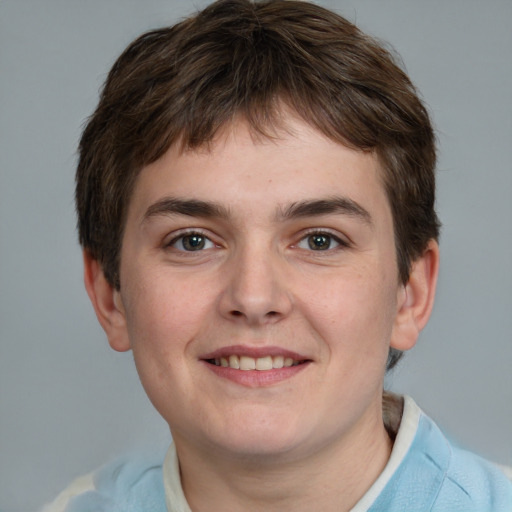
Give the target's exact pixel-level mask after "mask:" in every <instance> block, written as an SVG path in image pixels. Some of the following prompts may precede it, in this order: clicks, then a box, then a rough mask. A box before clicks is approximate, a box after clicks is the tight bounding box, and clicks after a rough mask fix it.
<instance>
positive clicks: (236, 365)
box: [205, 354, 308, 372]
mask: <svg viewBox="0 0 512 512" xmlns="http://www.w3.org/2000/svg"><path fill="white" fill-rule="evenodd" d="M205 361H206V362H207V363H209V364H212V365H215V366H221V367H223V368H232V369H233V370H242V371H249V370H258V371H261V372H265V371H269V370H278V369H281V368H290V367H292V366H298V365H300V364H304V363H306V362H307V361H308V360H307V359H294V358H293V357H285V356H282V355H278V356H271V355H267V356H263V357H250V356H239V355H237V354H231V355H229V356H224V357H216V358H211V359H205Z"/></svg>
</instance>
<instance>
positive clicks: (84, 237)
mask: <svg viewBox="0 0 512 512" xmlns="http://www.w3.org/2000/svg"><path fill="white" fill-rule="evenodd" d="M283 104H286V105H287V107H290V108H291V109H293V110H294V111H295V112H296V113H297V114H298V115H299V116H300V117H301V118H302V119H304V120H305V121H306V122H307V123H309V124H310V125H311V126H312V127H314V128H316V129H318V130H319V131H320V132H321V133H323V134H324V135H326V136H327V137H329V138H331V139H332V140H335V141H337V142H339V143H341V144H345V145H347V146H349V147H352V148H356V149H359V150H362V151H374V152H375V153H376V154H377V155H378V157H379V159H380V162H381V164H382V167H383V181H384V185H385V189H386V193H387V196H388V199H389V203H390V206H391V210H392V213H393V221H394V230H395V244H396V251H397V261H398V272H399V277H400V279H401V281H402V282H403V283H406V282H407V280H408V277H409V271H410V265H411V263H412V262H413V261H414V260H415V259H417V258H418V257H419V256H421V255H422V254H423V252H424V251H425V249H426V247H427V244H428V242H429V241H430V240H431V239H437V237H438V232H439V222H438V219H437V216H436V213H435V210H434V202H435V175H434V169H435V161H436V149H435V136H434V133H433V129H432V126H431V122H430V119H429V116H428V113H427V111H426V109H425V107H424V105H423V104H422V102H421V100H420V99H419V98H418V94H417V92H416V90H415V88H414V86H413V85H412V83H411V81H410V80H409V78H408V77H407V75H406V74H405V73H404V72H403V71H402V70H401V69H400V67H399V66H398V65H397V64H396V63H395V60H394V58H393V57H392V55H391V54H390V52H389V51H387V50H386V49H385V48H383V46H382V45H380V44H379V43H377V42H376V41H375V40H374V39H372V38H370V37H368V36H367V35H365V34H363V33H362V32H361V31H360V30H359V29H358V28H357V27H356V26H354V25H353V24H352V23H350V22H349V21H347V20H346V19H344V18H342V17H341V16H338V15H336V14H335V13H333V12H331V11H329V10H327V9H325V8H322V7H320V6H318V5H314V4H311V3H308V2H303V1H295V0H269V1H262V2H252V1H250V0H220V1H217V2H215V3H213V4H211V5H210V6H208V7H206V8H205V9H204V10H203V11H201V12H199V13H197V14H196V15H195V16H193V17H190V18H188V19H186V20H184V21H182V22H181V23H178V24H177V25H174V26H172V27H167V28H162V29H159V30H154V31H151V32H148V33H146V34H143V35H142V36H140V37H139V38H138V39H136V40H135V41H134V42H133V43H132V44H130V45H129V46H128V48H127V49H126V50H125V51H124V52H123V54H122V55H121V56H120V57H119V58H118V60H117V61H116V62H115V64H114V66H113V67H112V70H111V71H110V73H109V75H108V78H107V80H106V83H105V85H104V88H103V91H102V94H101V98H100V101H99V104H98V107H97V108H96V111H95V112H94V114H93V115H92V117H91V118H90V120H89V121H88V123H87V126H86V128H85V130H84V133H83V135H82V139H81V142H80V148H79V157H80V158H79V164H78V170H77V186H76V204H77V211H78V229H79V238H80V243H81V244H82V246H83V247H84V249H85V250H86V251H88V252H89V253H90V254H91V256H92V257H93V258H95V259H97V260H98V261H99V262H100V263H101V265H102V268H103V271H104V273H105V276H106V278H107V280H108V281H109V282H110V283H111V284H112V285H113V286H115V287H116V288H119V287H120V285H121V283H120V279H119V264H120V247H121V241H122V236H123V231H124V224H125V217H126V212H127V208H128V203H129V200H130V197H131V192H132V188H133V184H134V181H135V178H136V177H137V175H138V173H139V172H140V170H141V169H142V168H143V167H144V166H146V165H148V164H150V163H151V162H153V161H155V160H157V159H158V158H159V157H161V156H162V155H163V154H164V153H165V152H166V151H167V149H169V147H170V146H171V145H173V144H176V143H179V144H182V146H183V148H184V149H189V148H191V149H192V148H197V147H199V146H201V145H204V144H208V143H209V142H210V141H211V140H212V138H213V136H214V135H215V134H216V133H217V131H218V130H219V128H221V127H222V126H224V125H226V124H227V123H229V122H230V121H232V120H233V119H234V118H235V116H243V117H244V118H245V119H246V120H247V121H248V122H249V125H250V126H251V128H252V129H253V131H254V132H255V133H259V134H263V135H266V134H268V133H269V132H268V129H269V128H272V127H275V126H276V125H279V114H280V108H281V107H282V105H283ZM395 355H396V354H395Z"/></svg>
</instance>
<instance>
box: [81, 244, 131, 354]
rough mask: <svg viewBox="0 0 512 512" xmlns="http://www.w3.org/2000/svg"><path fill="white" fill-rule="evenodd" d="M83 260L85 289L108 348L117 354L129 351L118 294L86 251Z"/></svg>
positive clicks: (124, 319) (124, 321) (123, 312)
mask: <svg viewBox="0 0 512 512" xmlns="http://www.w3.org/2000/svg"><path fill="white" fill-rule="evenodd" d="M83 258H84V283H85V289H86V290H87V294H88V295H89V299H91V302H92V305H93V307H94V311H95V312H96V316H97V317H98V321H99V322H100V324H101V326H102V327H103V330H104V331H105V333H106V334H107V338H108V342H109V344H110V346H111V347H112V348H113V349H114V350H117V351H118V352H125V351H127V350H130V341H129V339H128V331H127V328H126V315H125V311H124V306H123V302H122V300H121V294H120V292H119V291H118V290H116V289H114V287H113V286H112V285H111V284H110V283H109V282H108V281H107V279H106V278H105V274H104V273H103V269H102V268H101V265H100V263H99V262H98V261H97V260H96V259H94V258H93V257H92V256H91V255H90V254H89V253H88V252H87V251H84V252H83Z"/></svg>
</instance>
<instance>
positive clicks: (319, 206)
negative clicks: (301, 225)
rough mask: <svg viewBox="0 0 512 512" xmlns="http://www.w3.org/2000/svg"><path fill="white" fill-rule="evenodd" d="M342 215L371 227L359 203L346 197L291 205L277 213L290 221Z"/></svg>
mask: <svg viewBox="0 0 512 512" xmlns="http://www.w3.org/2000/svg"><path fill="white" fill-rule="evenodd" d="M333 213H335V214H343V215H348V216H350V217H355V218H357V219H360V220H362V221H363V222H364V223H365V224H368V225H369V226H372V224H373V222H372V216H371V215H370V213H369V212H368V210H366V209H365V208H363V207H362V206H361V205H360V204H359V203H357V202H356V201H354V200H353V199H349V198H348V197H338V196H335V197H328V198H326V199H313V200H306V201H299V202H297V203H292V204H291V205H289V206H287V207H286V208H284V209H281V211H280V212H279V217H281V218H282V219H284V220H290V219H295V218H301V217H315V216H320V215H329V214H333Z"/></svg>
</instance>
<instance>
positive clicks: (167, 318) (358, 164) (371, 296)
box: [111, 118, 405, 456]
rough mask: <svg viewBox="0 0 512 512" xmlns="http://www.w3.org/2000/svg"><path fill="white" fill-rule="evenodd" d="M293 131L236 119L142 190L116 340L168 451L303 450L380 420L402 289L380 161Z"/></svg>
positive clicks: (149, 174)
mask: <svg viewBox="0 0 512 512" xmlns="http://www.w3.org/2000/svg"><path fill="white" fill-rule="evenodd" d="M287 127H288V130H287V131H286V133H281V134H280V136H279V138H278V139H272V140H268V139H263V140H254V139H253V138H252V137H251V135H250V133H249V131H248V128H247V126H246V124H245V123H244V122H243V121H238V122H236V123H234V124H233V125H232V126H230V127H229V128H227V129H226V130H224V132H223V133H222V134H221V135H220V136H219V137H218V138H217V140H216V141H215V142H214V144H213V145H212V147H211V148H210V149H208V150H207V149H202V150H198V151H187V152H183V153H181V152H179V151H178V150H177V149H176V148H171V149H170V150H169V151H168V152H167V153H166V154H165V155H164V156H163V157H162V158H161V159H160V160H158V161H156V162H155V163H153V164H151V165H149V166H148V167H147V168H145V169H143V171H142V172H141V173H140V176H139V178H138V181H137V183H136V186H135V190H134V193H133V197H132V199H131V202H130V206H129V211H128V216H127V223H126V230H125V234H124V239H123V246H122V252H121V269H120V276H121V291H120V292H119V294H118V295H117V292H115V294H116V296H115V300H114V302H115V303H116V305H117V307H118V309H119V311H120V312H121V314H122V317H123V319H124V322H125V325H124V326H123V327H122V329H121V331H122V332H121V334H120V335H118V336H117V337H116V339H115V340H113V341H112V339H111V343H112V345H113V346H114V348H116V349H118V350H127V349H129V348H131V349H132V350H133V353H134V358H135V362H136V365H137V369H138V372H139V374H140V378H141V381H142V383H143V385H144V387H145V389H146V392H147V394H148V396H149V397H150V399H151V400H152V402H153V404H154V405H155V407H156V408H157V409H158V411H159V412H160V413H161V414H162V416H163V417H164V418H165V419H166V420H167V422H168V423H169V425H170V427H171V430H172V434H173V437H174V439H175V441H176V442H177V444H178V443H181V444H182V445H184V446H185V445H188V446H194V447H197V448H198V449H201V450H205V451H209V452H210V453H225V454H232V455H234V456H236V455H243V456H245V455H255V454H257V455H265V456H269V455H271V454H273V455H276V456H279V455H282V456H284V454H288V455H289V456H292V454H294V455H293V456H298V455H299V454H300V453H307V452H308V451H315V450H318V449H320V448H322V447H329V446H333V444H336V443H341V442H343V440H344V439H348V438H349V437H350V436H354V435H356V434H355V433H356V432H367V433H371V431H372V429H375V428H382V421H381V395H382V381H383V375H384V371H385V363H386V358H387V353H388V349H389V346H390V342H391V343H393V339H394V336H395V329H396V323H397V317H398V315H399V310H400V307H401V305H402V303H403V302H404V296H405V294H404V289H403V286H401V285H400V284H399V280H398V271H397V263H396V255H395V246H394V237H393V223H392V216H391V211H390V207H389V204H388V201H387V198H386V195H385V192H384V188H383V185H382V183H381V170H380V168H379V162H378V160H377V159H376V157H375V156H374V155H373V154H370V153H362V152H357V151H354V150H351V149H348V148H346V147H344V146H341V145H339V144H336V143H334V142H332V141H330V140H329V139H327V138H325V137H324V136H323V135H321V134H320V133H319V132H317V131H315V130H313V129H312V128H310V127H309V126H307V125H306V124H305V123H303V122H302V121H299V120H297V119H294V118H290V119H289V121H288V125H287ZM379 421H380V423H379Z"/></svg>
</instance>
